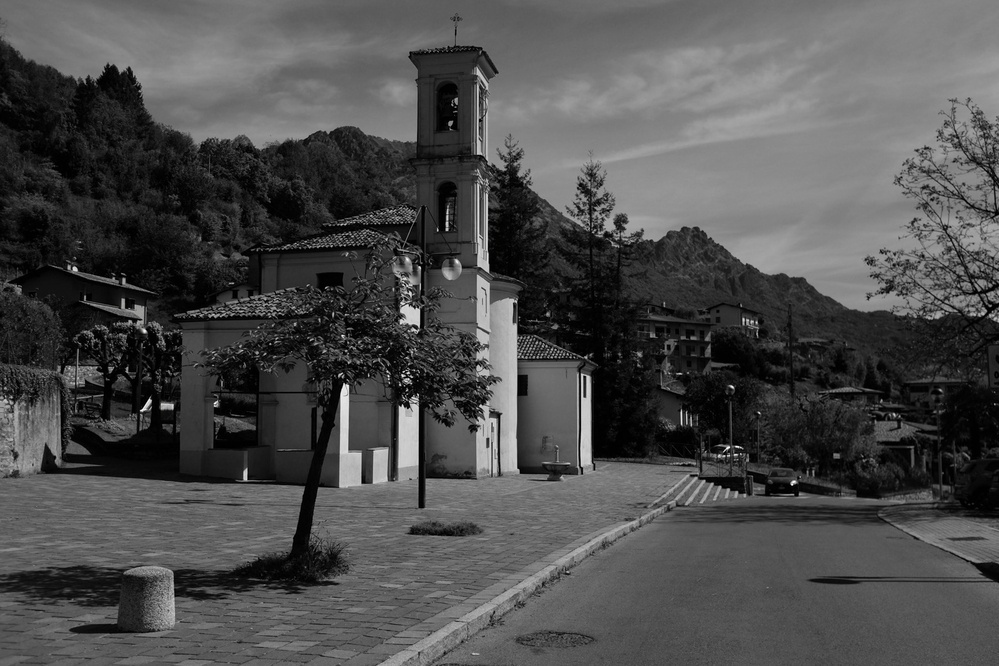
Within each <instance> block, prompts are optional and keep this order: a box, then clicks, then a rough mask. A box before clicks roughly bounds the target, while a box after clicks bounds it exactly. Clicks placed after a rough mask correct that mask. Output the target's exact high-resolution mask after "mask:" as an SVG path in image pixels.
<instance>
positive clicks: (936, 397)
mask: <svg viewBox="0 0 999 666" xmlns="http://www.w3.org/2000/svg"><path fill="white" fill-rule="evenodd" d="M930 394H931V395H932V396H933V414H934V416H935V421H936V426H937V486H938V488H939V490H940V492H939V498H940V499H943V450H942V448H941V445H940V399H941V397H942V396H943V389H942V388H940V387H939V386H935V387H934V388H933V390H932V391H930Z"/></svg>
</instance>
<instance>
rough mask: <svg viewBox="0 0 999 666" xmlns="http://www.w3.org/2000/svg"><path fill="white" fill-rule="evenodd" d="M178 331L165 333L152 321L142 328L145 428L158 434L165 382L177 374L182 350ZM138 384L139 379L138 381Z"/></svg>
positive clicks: (160, 424) (161, 416) (165, 331)
mask: <svg viewBox="0 0 999 666" xmlns="http://www.w3.org/2000/svg"><path fill="white" fill-rule="evenodd" d="M182 338H183V335H182V333H181V331H180V330H177V329H174V330H166V329H164V328H163V326H162V325H161V324H159V323H157V322H155V321H153V322H150V323H149V324H147V325H146V338H145V340H143V341H142V369H143V371H144V373H145V374H148V375H149V386H150V394H149V397H150V399H151V400H152V410H151V412H150V415H149V428H150V429H151V430H154V431H158V430H159V429H160V428H161V427H162V426H163V412H162V409H161V407H162V396H163V389H164V387H165V385H166V383H167V382H168V381H170V380H171V379H173V378H174V377H176V376H177V375H179V374H180V370H181V360H182V356H183V351H184V346H183V344H182ZM139 381H142V378H141V377H140V378H139Z"/></svg>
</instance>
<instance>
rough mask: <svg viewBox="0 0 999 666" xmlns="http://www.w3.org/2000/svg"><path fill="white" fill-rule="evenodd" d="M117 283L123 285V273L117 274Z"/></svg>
mask: <svg viewBox="0 0 999 666" xmlns="http://www.w3.org/2000/svg"><path fill="white" fill-rule="evenodd" d="M118 282H119V283H120V284H125V274H124V273H119V274H118Z"/></svg>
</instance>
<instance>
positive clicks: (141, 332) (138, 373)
mask: <svg viewBox="0 0 999 666" xmlns="http://www.w3.org/2000/svg"><path fill="white" fill-rule="evenodd" d="M147 335H149V331H147V330H146V329H145V327H144V326H139V327H138V328H136V329H135V348H136V351H137V353H138V356H139V359H138V360H137V361H136V364H135V393H134V395H133V396H132V411H134V412H135V434H136V435H138V434H139V430H140V428H141V427H142V414H141V413H140V411H139V410H140V405H139V398H140V396H141V394H142V347H143V346H144V344H145V342H146V336H147Z"/></svg>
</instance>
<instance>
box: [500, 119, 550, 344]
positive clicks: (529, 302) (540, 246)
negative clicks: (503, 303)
mask: <svg viewBox="0 0 999 666" xmlns="http://www.w3.org/2000/svg"><path fill="white" fill-rule="evenodd" d="M503 147H504V148H505V151H504V150H503V149H497V151H496V152H497V154H498V155H499V158H500V160H501V161H502V163H503V167H502V169H497V170H496V171H495V172H494V174H493V180H492V192H493V196H494V198H495V205H494V206H493V208H492V210H490V212H489V265H490V269H491V270H492V272H493V273H497V274H500V275H505V276H507V277H512V278H514V279H516V280H520V281H521V282H523V283H524V284H525V285H526V288H525V289H524V292H523V293H522V294H521V296H520V318H521V321H522V322H524V323H525V324H526V326H525V328H527V329H533V328H534V327H535V326H536V325H537V324H536V322H539V321H540V320H542V319H544V318H545V312H546V309H547V308H546V295H547V294H549V293H550V290H549V289H547V288H546V285H550V284H551V278H552V276H550V275H548V273H549V271H548V270H547V269H548V267H549V264H550V262H549V260H548V258H549V253H550V250H549V246H548V240H547V237H546V235H545V228H544V226H543V223H542V222H541V220H539V219H538V214H539V213H540V211H541V203H540V201H539V199H538V195H537V194H535V193H534V192H533V191H532V190H531V172H530V170H524V169H523V160H524V150H523V148H521V147H520V146H519V145H518V144H517V142H516V141H515V140H514V138H513V136H512V135H507V137H506V139H505V140H504V141H503Z"/></svg>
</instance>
